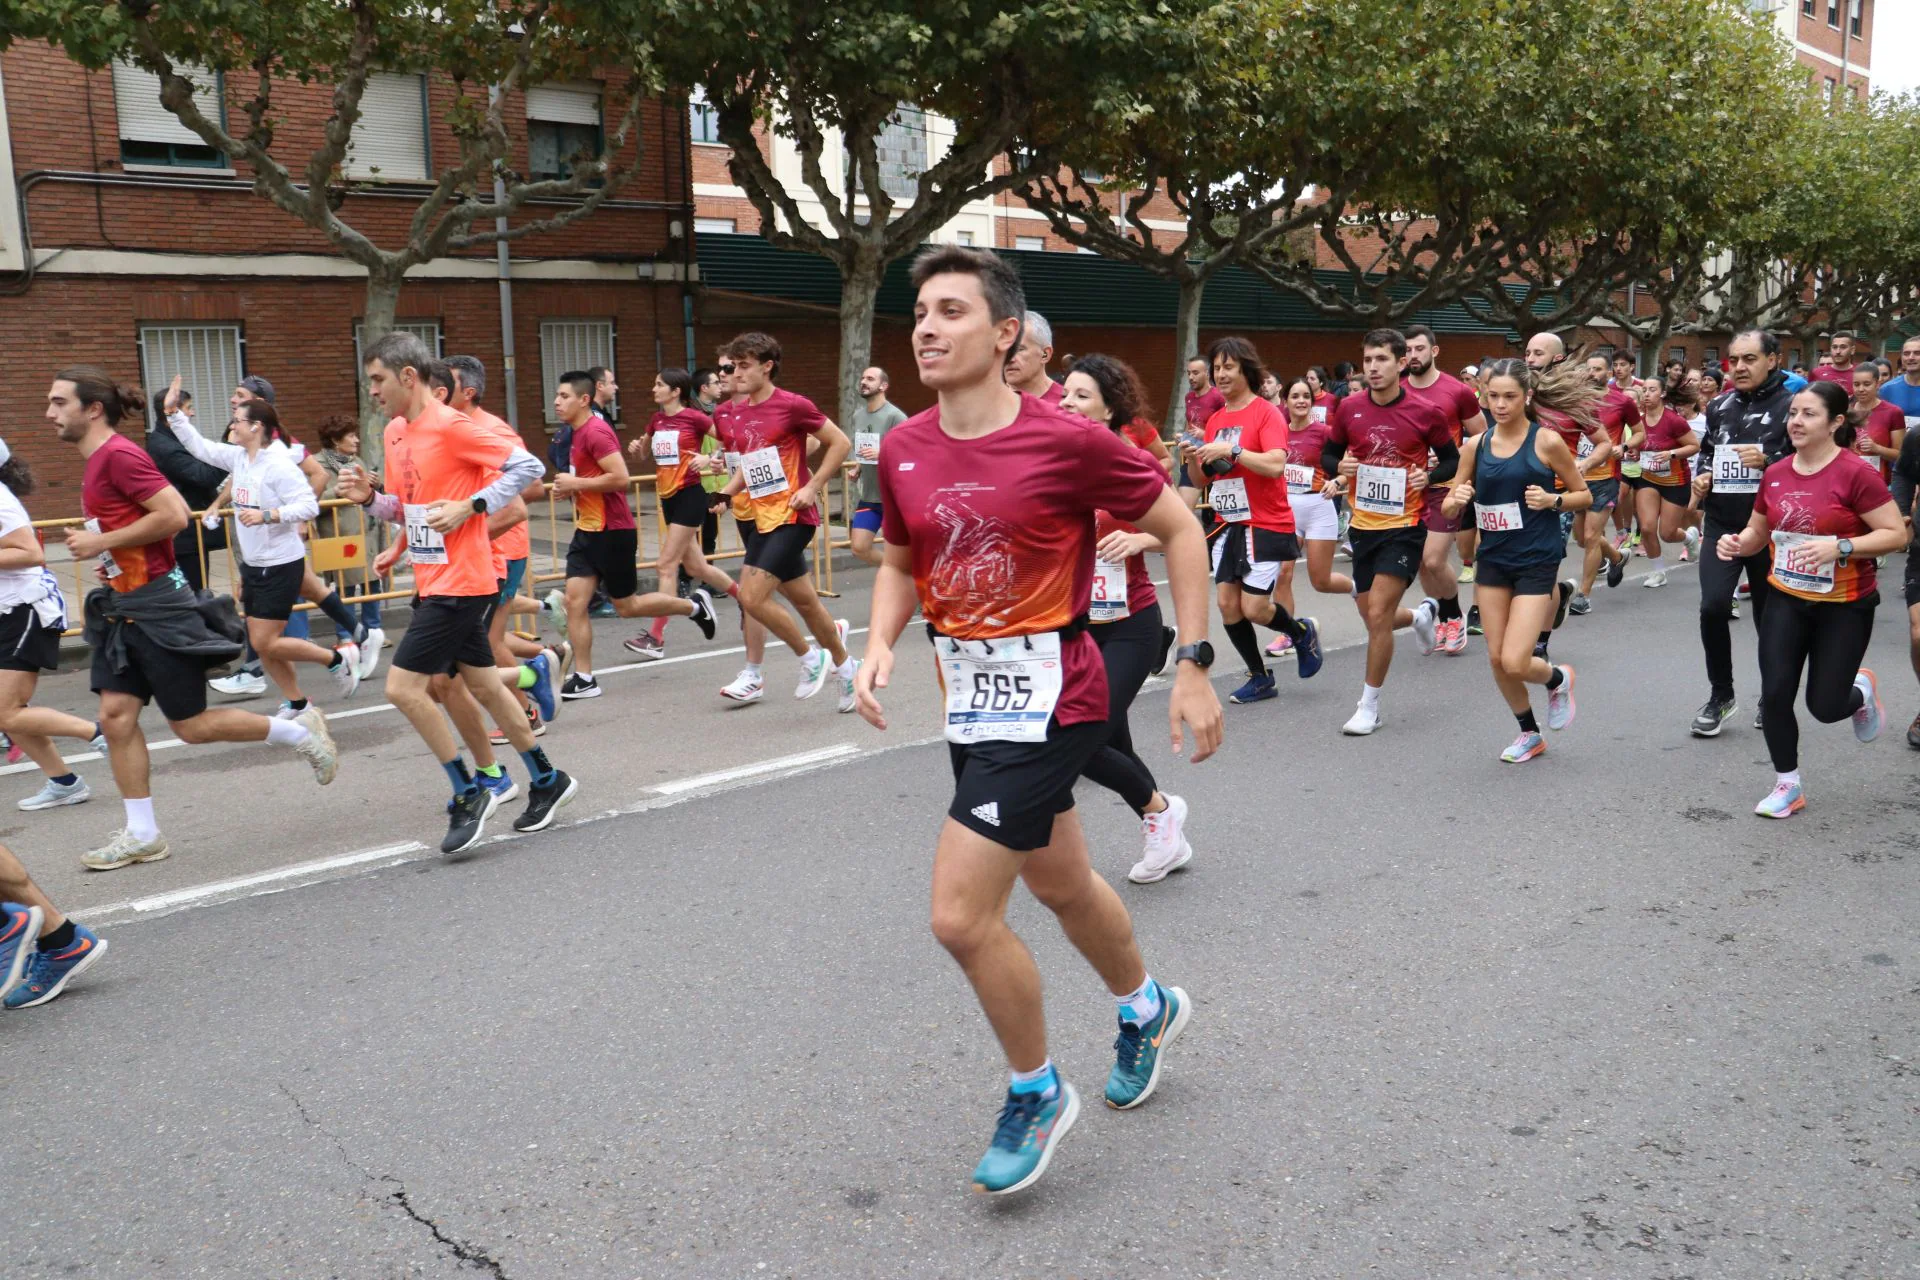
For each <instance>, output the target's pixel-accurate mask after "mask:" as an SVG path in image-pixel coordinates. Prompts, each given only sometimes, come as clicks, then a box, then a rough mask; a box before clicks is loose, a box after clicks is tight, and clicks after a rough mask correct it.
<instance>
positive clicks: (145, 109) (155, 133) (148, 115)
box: [113, 62, 232, 169]
mask: <svg viewBox="0 0 1920 1280" xmlns="http://www.w3.org/2000/svg"><path fill="white" fill-rule="evenodd" d="M181 71H182V72H183V73H184V74H185V75H186V76H187V78H188V79H190V80H192V81H193V105H194V106H196V107H198V108H199V109H200V114H201V115H203V116H206V117H207V118H208V119H209V120H212V121H213V122H214V123H216V124H218V125H219V126H220V127H221V128H223V129H224V128H226V124H227V113H226V109H225V102H224V95H223V94H222V93H221V84H222V82H221V79H220V75H219V73H218V72H214V71H203V70H201V69H199V68H197V67H182V68H181ZM113 109H114V114H115V115H117V116H118V117H119V120H120V163H121V164H151V165H164V166H166V167H168V168H175V169H228V168H231V167H232V166H231V165H229V164H228V163H227V158H226V156H224V155H222V154H221V153H220V152H219V151H218V150H217V149H215V148H213V147H210V146H208V145H207V144H206V143H205V142H203V141H202V140H201V138H200V135H199V134H197V133H195V132H194V131H193V130H191V129H189V128H187V126H186V125H184V124H181V123H180V118H179V117H178V116H176V115H174V114H173V112H171V111H169V110H167V109H166V108H165V107H163V106H161V105H160V77H159V76H157V75H155V74H154V73H153V72H151V71H148V70H145V69H144V68H141V67H136V66H133V65H132V64H130V63H125V62H116V63H114V64H113Z"/></svg>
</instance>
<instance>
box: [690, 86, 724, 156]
mask: <svg viewBox="0 0 1920 1280" xmlns="http://www.w3.org/2000/svg"><path fill="white" fill-rule="evenodd" d="M687 133H688V135H689V136H690V137H691V138H692V139H693V140H694V141H695V142H706V143H711V144H713V145H715V146H720V145H723V144H722V143H721V142H720V113H719V112H718V111H715V110H714V109H713V104H712V103H710V102H708V101H707V91H706V89H705V88H703V87H702V86H700V85H695V86H694V87H693V92H692V93H690V94H688V95H687Z"/></svg>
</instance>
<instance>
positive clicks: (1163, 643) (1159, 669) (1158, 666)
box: [1153, 627, 1920, 746]
mask: <svg viewBox="0 0 1920 1280" xmlns="http://www.w3.org/2000/svg"><path fill="white" fill-rule="evenodd" d="M1176 634H1178V633H1177V632H1175V631H1174V629H1173V628H1172V627H1162V628H1160V656H1159V658H1158V659H1157V660H1156V661H1155V662H1154V664H1153V674H1155V675H1157V676H1163V675H1165V674H1167V655H1168V654H1170V653H1172V652H1173V638H1174V636H1175V635H1176ZM1914 723H1915V724H1920V720H1916V721H1914ZM1915 745H1916V746H1920V743H1916V744H1915Z"/></svg>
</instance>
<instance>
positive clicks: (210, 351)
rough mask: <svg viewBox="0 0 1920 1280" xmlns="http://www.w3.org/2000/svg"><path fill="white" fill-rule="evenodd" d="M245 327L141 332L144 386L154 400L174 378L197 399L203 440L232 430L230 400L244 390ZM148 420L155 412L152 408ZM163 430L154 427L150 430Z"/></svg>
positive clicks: (165, 327)
mask: <svg viewBox="0 0 1920 1280" xmlns="http://www.w3.org/2000/svg"><path fill="white" fill-rule="evenodd" d="M240 346H241V339H240V326H239V325H237V324H202V325H192V324H187V325H175V324H143V325H141V326H140V380H141V382H142V383H143V384H144V385H145V386H146V388H147V390H148V393H149V395H151V394H152V392H155V391H164V390H166V388H167V384H168V383H169V382H171V381H172V380H173V378H174V375H176V374H178V375H179V377H180V380H181V386H182V387H183V388H185V389H186V390H187V391H189V392H191V393H192V394H193V409H194V415H195V418H196V424H195V425H197V426H198V427H199V428H200V434H202V435H204V436H206V437H207V438H208V439H211V440H218V439H220V437H221V433H222V431H223V430H224V429H225V427H226V425H227V397H228V396H230V395H232V394H233V389H234V388H235V387H237V386H239V385H240V377H241V373H242V362H241V357H240ZM147 408H148V414H147V416H148V418H149V419H151V418H152V416H153V415H152V406H151V405H148V406H147ZM159 426H160V424H159V423H157V422H152V421H149V423H148V430H153V429H155V428H158V427H159Z"/></svg>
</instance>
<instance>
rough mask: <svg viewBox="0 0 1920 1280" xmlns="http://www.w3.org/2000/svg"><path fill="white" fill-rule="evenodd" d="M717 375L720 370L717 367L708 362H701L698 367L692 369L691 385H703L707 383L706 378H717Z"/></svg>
mask: <svg viewBox="0 0 1920 1280" xmlns="http://www.w3.org/2000/svg"><path fill="white" fill-rule="evenodd" d="M719 376H720V371H719V370H718V369H716V368H714V367H713V366H712V365H710V364H703V365H701V366H700V367H699V368H698V369H695V370H694V371H693V385H694V386H695V387H696V388H697V387H704V386H706V385H707V381H708V379H710V378H717V377H719Z"/></svg>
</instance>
